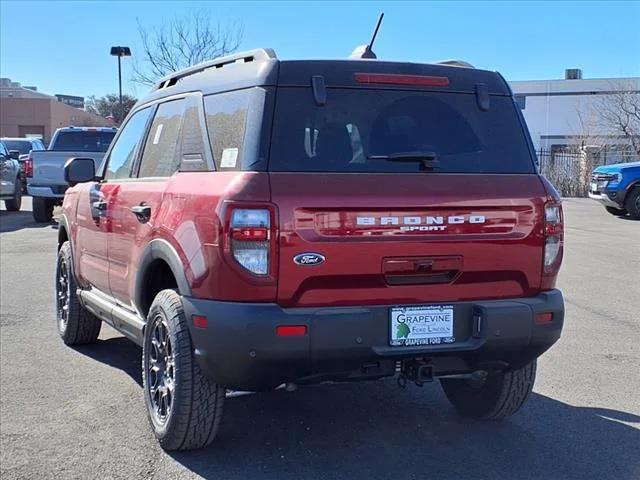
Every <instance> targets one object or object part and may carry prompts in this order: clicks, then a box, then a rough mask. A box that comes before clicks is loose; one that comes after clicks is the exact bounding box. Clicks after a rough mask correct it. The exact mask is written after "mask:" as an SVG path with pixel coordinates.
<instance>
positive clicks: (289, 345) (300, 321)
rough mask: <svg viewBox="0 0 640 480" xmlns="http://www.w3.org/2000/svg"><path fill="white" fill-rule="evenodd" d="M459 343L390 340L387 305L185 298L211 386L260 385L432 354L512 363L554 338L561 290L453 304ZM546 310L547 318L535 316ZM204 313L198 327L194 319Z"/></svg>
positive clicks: (467, 367)
mask: <svg viewBox="0 0 640 480" xmlns="http://www.w3.org/2000/svg"><path fill="white" fill-rule="evenodd" d="M453 306H454V333H455V337H456V340H457V341H456V342H455V343H453V344H448V345H431V346H419V347H391V346H389V329H390V320H389V307H388V306H375V307H322V308H282V307H280V306H278V305H276V304H264V303H262V304H258V303H253V304H248V303H234V302H220V301H212V300H201V299H195V298H190V297H185V298H184V308H185V313H186V315H187V319H188V323H189V329H190V332H191V337H192V339H193V342H194V347H195V355H196V358H197V361H198V363H199V365H200V367H201V368H202V370H203V371H204V372H205V374H207V375H208V376H210V377H211V378H213V379H214V380H216V381H217V382H218V383H220V384H222V385H225V386H227V387H229V388H235V389H241V390H261V389H268V388H272V387H274V386H277V385H279V384H281V383H284V382H293V381H296V382H315V381H322V380H330V379H331V380H351V379H360V378H363V377H364V378H366V377H367V371H368V372H369V377H370V378H375V377H381V376H386V375H393V374H394V372H395V365H396V362H397V361H398V360H402V359H406V358H417V357H421V358H425V359H429V361H430V363H431V364H432V365H433V368H434V373H435V375H436V376H437V375H443V374H452V373H464V372H468V371H473V370H476V369H480V368H482V367H483V366H484V367H485V368H487V366H488V365H491V366H493V365H498V366H499V367H508V366H511V367H518V366H522V365H524V364H526V363H528V362H529V361H531V360H532V359H534V358H536V357H538V356H540V355H541V354H542V353H543V352H544V351H545V350H547V349H548V348H549V347H551V346H552V345H553V344H554V343H555V342H556V341H557V340H558V338H560V333H561V331H562V325H563V322H564V301H563V298H562V294H561V292H560V291H559V290H550V291H548V292H544V293H541V294H540V295H538V296H536V297H532V298H518V299H509V300H493V301H479V302H457V303H456V302H454V303H453ZM547 312H551V313H552V314H553V320H552V321H551V322H550V323H546V324H537V323H536V322H535V315H536V313H547ZM193 315H202V316H206V317H207V327H206V328H204V329H202V328H196V327H195V326H194V325H193V321H192V316H193ZM278 325H306V326H307V332H308V333H307V335H305V336H301V337H278V336H276V327H277V326H278Z"/></svg>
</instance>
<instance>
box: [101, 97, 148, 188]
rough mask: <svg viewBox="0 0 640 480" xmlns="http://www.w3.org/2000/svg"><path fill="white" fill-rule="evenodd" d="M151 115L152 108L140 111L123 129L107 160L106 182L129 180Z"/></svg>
mask: <svg viewBox="0 0 640 480" xmlns="http://www.w3.org/2000/svg"><path fill="white" fill-rule="evenodd" d="M150 114H151V108H150V107H147V108H145V109H143V110H140V111H139V112H136V113H135V114H134V115H133V116H132V117H131V118H130V119H129V121H128V122H127V123H126V125H124V127H122V131H121V132H120V135H119V136H118V139H117V140H116V143H115V144H114V145H113V148H112V149H111V153H110V154H109V158H108V159H107V162H108V163H107V170H106V172H105V179H106V180H117V179H119V178H129V176H130V175H131V169H132V168H133V163H134V160H135V158H136V154H137V152H138V148H139V145H140V142H141V139H142V136H143V135H144V128H145V127H146V125H147V120H148V119H149V115H150Z"/></svg>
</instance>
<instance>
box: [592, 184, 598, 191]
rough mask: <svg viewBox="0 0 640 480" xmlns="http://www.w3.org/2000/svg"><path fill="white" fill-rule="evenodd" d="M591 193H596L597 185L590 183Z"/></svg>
mask: <svg viewBox="0 0 640 480" xmlns="http://www.w3.org/2000/svg"><path fill="white" fill-rule="evenodd" d="M591 191H592V192H597V191H598V184H597V183H592V184H591Z"/></svg>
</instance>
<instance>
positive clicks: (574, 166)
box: [536, 149, 640, 197]
mask: <svg viewBox="0 0 640 480" xmlns="http://www.w3.org/2000/svg"><path fill="white" fill-rule="evenodd" d="M536 153H537V155H538V166H539V169H540V173H542V174H543V175H544V176H545V177H547V178H548V179H549V181H550V182H551V183H553V184H554V185H555V187H556V189H558V191H559V192H560V194H561V195H562V196H563V197H586V196H587V191H588V186H589V180H590V177H591V172H592V171H593V169H594V168H596V167H598V166H600V165H610V164H613V163H623V162H637V161H639V160H640V159H639V158H638V155H636V154H632V153H624V154H620V153H618V154H616V155H612V154H611V152H608V151H607V150H591V149H577V150H562V151H552V150H538V151H537V152H536Z"/></svg>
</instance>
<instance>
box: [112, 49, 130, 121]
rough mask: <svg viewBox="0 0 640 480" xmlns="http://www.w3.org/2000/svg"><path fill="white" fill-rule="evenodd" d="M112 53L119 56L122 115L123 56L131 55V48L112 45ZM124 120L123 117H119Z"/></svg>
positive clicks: (121, 110)
mask: <svg viewBox="0 0 640 480" xmlns="http://www.w3.org/2000/svg"><path fill="white" fill-rule="evenodd" d="M111 55H113V56H115V57H118V92H119V95H120V115H122V113H123V111H124V109H123V108H122V57H130V56H131V49H130V48H129V47H111ZM119 120H120V121H122V120H123V119H122V118H119Z"/></svg>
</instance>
